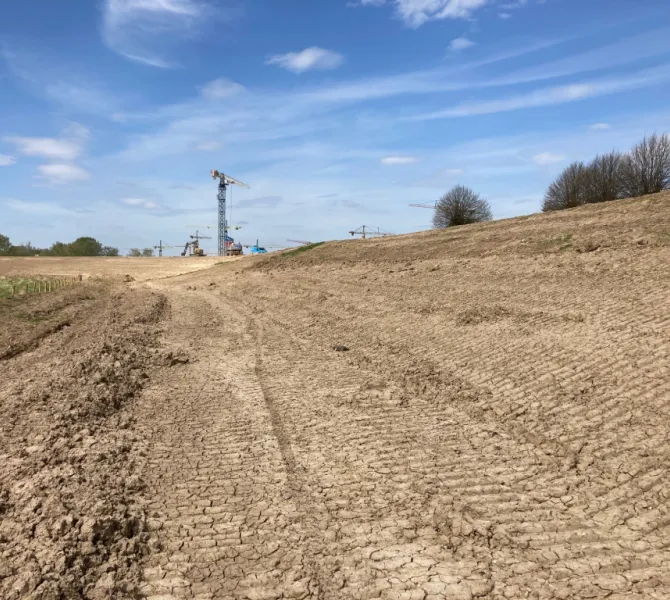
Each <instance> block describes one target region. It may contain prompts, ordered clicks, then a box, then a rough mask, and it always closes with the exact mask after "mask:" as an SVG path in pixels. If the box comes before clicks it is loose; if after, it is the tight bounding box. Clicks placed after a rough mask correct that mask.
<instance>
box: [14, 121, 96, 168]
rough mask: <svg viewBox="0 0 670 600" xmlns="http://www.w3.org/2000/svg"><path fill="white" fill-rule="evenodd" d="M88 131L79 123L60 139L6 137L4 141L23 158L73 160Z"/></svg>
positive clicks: (79, 150) (68, 128)
mask: <svg viewBox="0 0 670 600" xmlns="http://www.w3.org/2000/svg"><path fill="white" fill-rule="evenodd" d="M88 137H89V131H88V129H86V128H85V127H83V126H82V125H80V124H79V123H72V124H71V125H70V126H69V127H67V128H66V129H65V130H64V131H63V133H62V134H61V137H60V138H41V137H21V136H8V137H5V138H4V139H5V141H6V142H8V143H10V144H14V145H15V146H16V150H17V152H19V153H20V154H23V155H24V156H41V157H43V158H48V159H51V160H73V159H75V158H76V157H77V156H79V154H80V153H81V150H82V147H83V145H84V143H85V142H86V140H87V139H88Z"/></svg>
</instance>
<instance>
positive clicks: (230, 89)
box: [200, 77, 244, 100]
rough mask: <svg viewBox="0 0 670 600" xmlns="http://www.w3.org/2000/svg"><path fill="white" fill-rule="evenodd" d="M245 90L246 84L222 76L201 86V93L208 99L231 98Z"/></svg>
mask: <svg viewBox="0 0 670 600" xmlns="http://www.w3.org/2000/svg"><path fill="white" fill-rule="evenodd" d="M243 91H244V86H242V85H240V84H239V83H236V82H234V81H230V79H225V78H224V77H221V78H219V79H215V80H214V81H210V82H209V83H207V84H205V85H204V86H202V88H200V93H201V94H202V96H203V98H206V99H207V100H221V99H222V98H230V97H231V96H234V95H235V94H239V93H241V92H243Z"/></svg>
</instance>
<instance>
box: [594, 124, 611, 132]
mask: <svg viewBox="0 0 670 600" xmlns="http://www.w3.org/2000/svg"><path fill="white" fill-rule="evenodd" d="M588 129H589V131H609V130H610V129H612V126H611V125H610V124H609V123H594V124H593V125H589V128H588Z"/></svg>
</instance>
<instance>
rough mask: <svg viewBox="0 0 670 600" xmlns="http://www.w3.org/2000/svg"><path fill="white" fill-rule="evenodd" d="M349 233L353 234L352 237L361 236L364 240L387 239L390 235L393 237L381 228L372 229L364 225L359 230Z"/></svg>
mask: <svg viewBox="0 0 670 600" xmlns="http://www.w3.org/2000/svg"><path fill="white" fill-rule="evenodd" d="M349 233H350V234H351V236H352V237H353V236H355V235H360V236H361V238H362V239H366V238H369V237H386V236H388V235H393V234H392V233H389V232H388V231H384V230H383V229H381V228H379V227H370V226H369V225H362V226H361V227H359V228H358V229H355V230H354V231H350V232H349Z"/></svg>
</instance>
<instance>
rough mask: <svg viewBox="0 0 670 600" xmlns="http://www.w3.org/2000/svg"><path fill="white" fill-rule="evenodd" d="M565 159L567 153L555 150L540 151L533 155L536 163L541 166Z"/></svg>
mask: <svg viewBox="0 0 670 600" xmlns="http://www.w3.org/2000/svg"><path fill="white" fill-rule="evenodd" d="M564 160H565V155H563V154H557V153H555V152H540V154H536V155H535V156H533V161H534V162H535V164H536V165H540V166H546V165H554V164H556V163H560V162H563V161H564Z"/></svg>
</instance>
